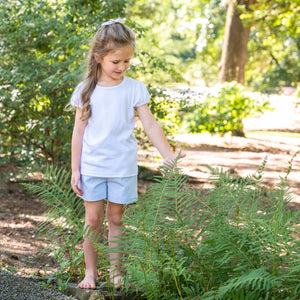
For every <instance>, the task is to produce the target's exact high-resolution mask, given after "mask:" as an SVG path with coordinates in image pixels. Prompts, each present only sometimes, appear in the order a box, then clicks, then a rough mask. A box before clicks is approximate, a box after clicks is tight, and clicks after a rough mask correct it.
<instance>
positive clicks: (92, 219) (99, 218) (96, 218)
mask: <svg viewBox="0 0 300 300" xmlns="http://www.w3.org/2000/svg"><path fill="white" fill-rule="evenodd" d="M103 221H104V216H103V215H99V214H97V213H95V212H88V213H86V215H85V224H86V225H87V226H89V227H90V228H91V229H97V228H99V227H101V226H102V224H103Z"/></svg>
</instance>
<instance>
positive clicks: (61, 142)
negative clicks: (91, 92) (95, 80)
mask: <svg viewBox="0 0 300 300" xmlns="http://www.w3.org/2000/svg"><path fill="white" fill-rule="evenodd" d="M126 4H127V2H126V1H115V0H114V1H80V0H76V1H73V0H72V1H71V0H70V1H69V0H67V1H54V2H53V1H49V0H42V1H30V0H20V1H16V0H9V1H5V2H3V1H2V2H1V4H0V19H1V24H0V37H1V39H0V40H1V41H0V82H1V90H0V108H1V111H0V118H1V125H0V132H1V135H0V141H1V143H0V151H1V153H3V154H5V155H7V156H8V155H10V156H11V157H13V158H14V159H16V160H18V161H23V162H24V161H26V162H27V163H39V162H40V161H43V162H45V161H46V162H52V163H62V164H63V163H65V162H67V161H69V160H70V141H71V133H72V126H73V114H71V113H70V111H68V110H66V109H65V107H66V105H67V104H68V103H69V99H70V96H71V93H72V91H73V89H74V87H75V86H76V84H77V83H78V82H79V81H80V80H81V78H82V74H83V67H82V66H83V65H84V61H85V59H86V54H87V49H88V44H89V39H90V38H91V36H92V35H93V34H94V32H96V30H97V29H98V28H99V26H100V24H101V22H102V21H104V20H107V19H110V18H114V17H117V16H119V15H122V14H123V12H124V10H125V6H126Z"/></svg>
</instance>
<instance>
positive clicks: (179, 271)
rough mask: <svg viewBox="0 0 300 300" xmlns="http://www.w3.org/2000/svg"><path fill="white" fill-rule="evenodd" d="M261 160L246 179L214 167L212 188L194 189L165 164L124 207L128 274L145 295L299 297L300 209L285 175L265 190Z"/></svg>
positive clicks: (130, 279) (169, 297)
mask: <svg viewBox="0 0 300 300" xmlns="http://www.w3.org/2000/svg"><path fill="white" fill-rule="evenodd" d="M265 164H266V161H264V162H263V164H262V166H261V167H260V168H259V169H258V171H257V172H256V174H254V175H252V176H248V177H247V178H245V179H242V178H236V177H234V176H231V175H230V174H229V172H224V171H223V170H220V169H212V171H213V177H212V179H211V180H212V181H211V182H212V184H213V185H214V188H213V189H211V190H209V191H205V192H204V191H203V192H202V193H199V194H197V193H195V192H194V191H192V190H190V189H188V188H186V187H185V183H186V182H185V177H184V176H182V175H181V174H179V173H178V170H176V166H175V164H172V165H169V166H168V167H166V168H165V169H164V171H163V173H164V177H162V176H161V177H158V178H157V183H156V184H154V185H152V187H151V188H150V189H149V190H148V191H147V192H146V193H145V194H144V195H143V196H142V198H141V199H140V200H139V202H138V204H137V205H135V206H133V207H130V208H128V209H127V210H126V215H125V217H124V223H125V226H126V229H125V230H126V235H125V236H124V247H123V248H124V250H125V252H126V253H127V255H128V257H127V260H126V261H125V269H126V270H127V272H128V274H127V275H128V281H129V282H131V283H132V284H133V285H134V286H135V287H136V289H138V290H140V291H141V292H143V293H144V294H143V295H144V296H145V297H146V298H147V299H193V298H195V299H253V300H254V299H255V300H256V299H296V297H297V295H298V293H299V289H300V285H299V281H298V278H297V275H296V274H299V271H300V267H299V257H298V256H299V241H298V240H297V239H296V238H295V236H297V230H298V229H297V225H296V224H297V215H296V214H293V213H291V212H290V211H289V209H288V208H287V204H288V202H289V201H290V199H291V198H290V196H289V194H288V193H287V176H286V177H284V178H281V182H280V184H279V185H278V187H277V188H276V189H275V190H274V191H273V192H272V193H271V194H269V195H268V197H267V198H266V197H265V196H264V195H265V189H264V188H263V187H262V175H263V170H264V168H265ZM290 167H291V165H290V166H289V169H288V170H287V175H288V174H289V172H290Z"/></svg>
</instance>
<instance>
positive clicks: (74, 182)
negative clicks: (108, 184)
mask: <svg viewBox="0 0 300 300" xmlns="http://www.w3.org/2000/svg"><path fill="white" fill-rule="evenodd" d="M79 181H80V172H79V171H77V172H72V177H71V185H72V189H73V191H74V192H75V193H76V194H77V195H79V196H83V191H82V190H81V189H80V188H79V187H78V184H79Z"/></svg>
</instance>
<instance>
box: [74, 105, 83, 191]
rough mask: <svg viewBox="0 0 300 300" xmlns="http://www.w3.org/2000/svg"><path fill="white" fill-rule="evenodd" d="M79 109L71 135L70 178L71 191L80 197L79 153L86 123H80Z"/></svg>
mask: <svg viewBox="0 0 300 300" xmlns="http://www.w3.org/2000/svg"><path fill="white" fill-rule="evenodd" d="M80 117H81V109H80V108H78V107H77V108H76V115H75V123H74V128H73V135H72V150H71V168H72V178H71V185H72V188H73V191H74V192H75V193H76V194H78V195H80V196H82V195H83V192H82V190H80V189H79V188H78V183H79V181H80V161H81V151H82V140H83V134H84V131H85V127H86V124H87V121H82V120H81V119H80Z"/></svg>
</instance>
